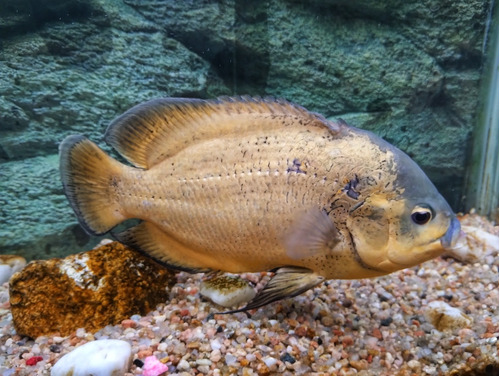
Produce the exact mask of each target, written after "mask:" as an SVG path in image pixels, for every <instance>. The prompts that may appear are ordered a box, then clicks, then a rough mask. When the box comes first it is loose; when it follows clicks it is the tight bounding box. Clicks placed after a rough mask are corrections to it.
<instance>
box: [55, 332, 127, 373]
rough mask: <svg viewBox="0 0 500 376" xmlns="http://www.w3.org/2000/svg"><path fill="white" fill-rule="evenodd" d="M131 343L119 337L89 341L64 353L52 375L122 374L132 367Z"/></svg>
mask: <svg viewBox="0 0 500 376" xmlns="http://www.w3.org/2000/svg"><path fill="white" fill-rule="evenodd" d="M131 360H132V349H131V347H130V344H129V343H128V342H125V341H120V340H117V339H105V340H100V341H92V342H88V343H86V344H84V345H82V346H80V347H77V348H76V349H74V350H73V351H71V352H70V353H68V354H66V355H64V356H63V357H62V358H61V359H59V361H58V362H57V363H56V364H55V366H54V367H52V370H51V372H50V375H51V376H70V375H71V376H120V375H124V374H125V372H127V371H128V369H129V367H130V362H131Z"/></svg>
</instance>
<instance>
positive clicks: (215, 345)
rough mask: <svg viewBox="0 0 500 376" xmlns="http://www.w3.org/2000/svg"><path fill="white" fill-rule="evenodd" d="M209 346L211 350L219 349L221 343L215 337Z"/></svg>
mask: <svg viewBox="0 0 500 376" xmlns="http://www.w3.org/2000/svg"><path fill="white" fill-rule="evenodd" d="M210 347H211V348H212V350H220V349H221V347H222V343H220V342H219V340H217V339H213V340H211V341H210Z"/></svg>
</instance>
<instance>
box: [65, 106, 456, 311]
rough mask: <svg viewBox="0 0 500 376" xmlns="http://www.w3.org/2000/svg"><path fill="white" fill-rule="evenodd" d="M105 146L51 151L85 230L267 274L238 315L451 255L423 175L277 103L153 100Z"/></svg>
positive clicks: (447, 228) (197, 261)
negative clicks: (326, 283)
mask: <svg viewBox="0 0 500 376" xmlns="http://www.w3.org/2000/svg"><path fill="white" fill-rule="evenodd" d="M105 139H106V141H107V142H108V143H109V144H110V145H111V146H113V147H114V148H115V149H116V150H117V151H118V152H120V153H121V154H122V155H123V156H124V157H125V158H126V159H127V160H128V161H129V162H130V164H132V166H126V165H123V164H120V163H119V162H117V161H115V160H113V159H112V158H110V157H109V156H108V155H106V154H105V153H104V152H103V151H102V150H101V149H100V148H99V147H98V146H97V145H95V144H94V143H92V142H91V141H90V140H88V139H86V138H85V137H83V136H79V135H74V136H69V137H68V138H67V139H66V140H64V141H63V143H62V144H61V146H60V159H61V165H60V170H61V178H62V181H63V187H64V190H65V193H66V195H67V197H68V199H69V202H70V204H71V206H72V207H73V209H74V210H75V213H76V214H77V217H78V219H79V221H80V223H81V225H82V227H83V228H84V229H85V230H86V231H87V232H89V233H90V234H102V233H106V232H108V231H110V230H112V229H113V228H114V227H115V226H116V225H117V224H119V223H121V222H123V221H125V220H126V219H129V218H138V219H140V220H141V222H140V223H139V224H138V225H135V226H132V227H130V228H128V229H127V230H125V231H123V232H121V233H114V232H113V234H114V236H115V237H116V238H117V239H118V240H120V241H122V242H123V243H125V244H127V245H129V246H131V247H133V248H136V249H138V250H141V251H143V252H145V253H147V254H149V255H151V256H152V257H154V258H155V259H157V260H158V261H160V262H163V263H165V264H166V265H167V266H169V267H174V268H177V269H180V270H188V271H209V270H219V271H227V272H232V273H241V272H257V271H264V270H274V271H276V274H275V275H274V276H273V278H271V280H270V281H269V283H268V284H267V285H266V287H265V288H264V289H263V290H262V291H261V292H260V293H259V294H257V295H256V297H255V298H254V299H253V300H252V301H251V302H249V303H248V305H247V306H245V307H244V308H243V309H252V308H256V307H259V306H261V305H264V304H267V303H269V302H271V301H274V300H277V299H280V298H283V297H286V296H295V295H297V294H299V293H302V292H304V291H306V290H307V289H309V288H311V287H313V286H315V285H316V284H318V283H320V282H322V281H323V280H325V279H331V278H347V279H353V278H368V277H376V276H380V275H384V274H387V273H391V272H393V271H396V270H399V269H403V268H406V267H410V266H414V265H417V264H419V263H421V262H424V261H426V260H428V259H430V258H433V257H436V256H438V255H439V254H441V253H442V252H444V250H445V249H447V248H449V247H452V246H453V245H454V244H455V242H456V239H457V237H458V234H459V233H460V226H459V224H458V221H457V220H456V218H455V216H454V214H453V212H452V211H451V209H450V207H449V206H448V204H447V203H446V201H445V200H444V199H443V198H442V196H441V195H440V194H439V193H438V192H437V190H436V188H435V187H434V186H433V185H432V183H431V182H430V181H429V179H428V178H427V177H426V176H425V174H424V173H423V172H422V170H421V169H420V168H419V167H418V166H417V165H416V164H415V162H413V161H412V160H411V159H410V158H409V157H408V156H407V155H406V154H404V153H403V152H401V151H400V150H398V149H397V148H395V147H394V146H392V145H390V144H388V143H387V142H385V141H384V140H382V139H380V138H378V137H377V136H375V135H374V134H372V133H370V132H366V131H363V130H359V129H356V128H354V127H350V126H348V125H347V124H346V123H344V122H343V121H341V120H339V121H329V120H326V119H325V118H323V117H322V116H321V115H319V114H315V113H311V112H308V111H307V110H305V109H304V108H302V107H300V106H297V105H294V104H291V103H288V102H286V101H283V100H274V99H260V98H251V97H236V98H221V99H216V100H198V99H182V98H164V99H157V100H153V101H150V102H146V103H143V104H139V105H137V106H136V107H133V108H132V109H130V110H128V111H127V112H125V113H124V114H123V115H121V116H119V117H118V118H117V119H115V120H114V121H113V122H112V123H111V125H110V126H109V127H108V130H107V131H106V137H105Z"/></svg>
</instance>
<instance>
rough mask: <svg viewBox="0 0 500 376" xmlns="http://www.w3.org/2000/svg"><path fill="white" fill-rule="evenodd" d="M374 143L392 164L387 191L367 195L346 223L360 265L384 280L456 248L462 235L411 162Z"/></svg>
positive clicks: (382, 143)
mask: <svg viewBox="0 0 500 376" xmlns="http://www.w3.org/2000/svg"><path fill="white" fill-rule="evenodd" d="M371 137H372V138H374V140H372V141H374V142H376V143H378V145H379V147H380V150H381V151H382V152H383V158H385V160H390V163H388V164H387V166H388V167H387V169H386V171H385V172H386V174H385V175H384V176H385V184H384V188H383V189H382V188H380V187H381V186H382V184H380V185H379V186H378V188H376V189H373V190H372V191H370V190H369V189H367V190H366V192H365V193H364V197H363V200H364V201H363V204H362V205H360V204H358V207H359V209H356V210H353V211H352V213H351V214H350V219H349V220H348V223H347V225H348V228H349V231H350V233H351V237H352V241H353V247H354V248H355V249H354V252H355V254H356V255H357V257H358V259H359V261H360V263H361V264H362V265H363V266H364V267H365V268H366V269H371V270H374V271H376V272H379V273H381V274H386V273H390V272H393V271H396V270H400V269H404V268H408V267H412V266H415V265H418V264H420V263H422V262H425V261H427V260H430V259H433V258H435V257H437V256H439V255H441V254H443V253H444V252H445V251H447V250H449V249H451V248H453V247H454V245H455V244H456V243H457V241H458V239H459V237H460V235H461V229H460V222H459V221H458V219H457V218H456V216H455V214H454V213H453V210H452V209H451V208H450V206H449V205H448V203H447V202H446V200H445V199H444V198H443V197H442V196H441V195H440V194H439V192H438V191H437V189H436V188H435V186H434V185H433V184H432V182H431V181H430V180H429V178H428V177H427V176H426V174H425V173H424V172H423V171H422V170H421V169H420V167H419V166H418V165H417V164H416V163H415V162H414V161H413V160H412V159H411V158H410V157H409V156H407V155H406V154H405V153H403V152H402V151H400V150H399V149H397V148H395V147H394V146H392V145H390V144H388V143H386V142H385V141H383V140H382V139H378V138H376V139H375V137H376V136H372V135H371ZM360 189H361V188H360Z"/></svg>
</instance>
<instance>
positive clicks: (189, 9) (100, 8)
mask: <svg viewBox="0 0 500 376" xmlns="http://www.w3.org/2000/svg"><path fill="white" fill-rule="evenodd" d="M489 7H490V2H489V1H484V0H483V1H479V0H472V1H470V0H457V1H448V0H445V1H443V0H424V1H419V2H405V1H401V0H390V1H384V2H382V1H375V0H360V1H356V2H352V1H346V0H338V1H334V0H325V1H319V0H315V1H311V2H307V4H306V2H301V1H292V0H268V1H245V0H232V1H229V0H220V1H215V0H204V1H174V0H172V1H166V0H164V1H161V0H87V1H84V0H36V1H35V0H18V1H16V2H12V1H8V0H0V93H1V95H0V192H1V194H0V224H1V226H0V252H2V253H18V254H22V255H23V256H25V257H27V258H28V259H31V258H36V259H39V258H48V257H55V256H64V255H66V254H68V253H69V252H70V251H74V250H75V249H82V250H83V249H88V248H90V247H91V246H92V245H94V244H95V243H96V241H97V239H89V237H88V236H87V235H86V234H84V233H83V231H82V230H81V229H80V228H79V226H78V225H77V222H76V219H75V217H74V215H73V213H72V211H71V209H70V207H69V204H68V203H67V201H66V199H65V197H64V195H63V193H62V189H61V184H60V181H59V172H58V158H57V145H58V143H59V142H60V141H61V140H62V139H63V138H64V137H65V136H66V135H68V134H71V133H82V134H85V135H87V136H88V137H90V138H91V139H93V140H95V141H98V142H100V145H101V146H102V145H103V144H102V136H103V133H104V130H105V128H106V126H107V124H108V123H109V122H110V121H111V120H112V119H113V118H114V117H116V116H118V115H119V114H120V113H122V112H123V111H125V110H126V109H127V108H129V107H131V106H132V105H134V104H137V103H139V102H141V101H144V100H147V99H151V98H153V97H160V96H188V97H203V98H210V97H215V96H220V95H232V94H253V95H261V96H265V95H272V96H277V97H284V98H286V99H288V100H291V101H294V102H297V103H299V104H301V105H303V106H305V107H306V108H308V109H310V110H313V111H318V112H320V113H322V114H324V115H325V116H327V117H333V118H335V117H342V118H344V119H345V120H347V121H348V122H349V123H351V124H352V125H355V126H358V127H361V128H365V129H370V130H372V131H374V132H376V133H377V134H379V135H381V136H382V137H384V138H386V139H387V140H388V141H390V142H392V143H393V144H395V145H397V146H398V147H399V148H401V149H403V150H404V151H406V152H407V153H408V154H409V155H410V156H411V157H413V158H414V159H415V160H416V161H417V162H418V163H419V164H420V165H421V166H422V167H423V169H424V170H425V171H426V172H427V173H428V174H429V176H430V177H431V179H432V180H433V181H434V182H435V184H436V185H437V186H438V188H439V189H440V190H441V192H442V193H443V194H444V195H445V196H446V198H447V199H448V200H449V201H450V203H451V204H452V206H453V207H454V208H455V210H460V209H461V203H462V197H461V196H462V192H463V188H464V187H463V184H464V183H463V182H464V175H465V167H466V164H467V155H468V152H469V151H468V148H469V144H470V142H471V140H470V136H471V132H472V129H473V126H474V120H475V116H476V105H477V97H478V88H479V80H480V73H481V65H482V62H483V51H482V49H483V44H484V39H485V30H487V20H488V11H489Z"/></svg>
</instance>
